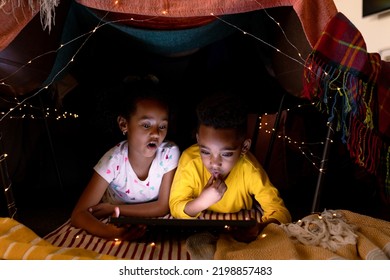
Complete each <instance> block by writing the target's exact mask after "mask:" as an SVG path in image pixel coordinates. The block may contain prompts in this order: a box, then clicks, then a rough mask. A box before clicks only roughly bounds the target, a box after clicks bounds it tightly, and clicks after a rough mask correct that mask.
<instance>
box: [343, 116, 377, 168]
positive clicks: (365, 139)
mask: <svg viewBox="0 0 390 280" xmlns="http://www.w3.org/2000/svg"><path fill="white" fill-rule="evenodd" d="M347 147H348V150H349V153H350V156H351V157H352V158H353V159H354V160H355V163H356V164H358V165H360V166H362V167H364V168H365V169H366V170H367V172H369V173H370V174H376V173H377V170H378V164H379V162H380V154H381V147H382V140H381V138H380V137H379V136H378V135H377V134H376V133H374V131H373V130H372V129H369V128H367V126H365V125H364V124H363V123H362V122H360V121H359V120H358V119H357V118H355V117H351V118H350V134H349V137H348V141H347Z"/></svg>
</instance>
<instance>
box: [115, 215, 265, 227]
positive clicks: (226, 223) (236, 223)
mask: <svg viewBox="0 0 390 280" xmlns="http://www.w3.org/2000/svg"><path fill="white" fill-rule="evenodd" d="M108 222H109V223H111V224H115V225H117V226H124V225H136V224H138V225H140V224H144V225H147V226H148V227H149V226H150V227H164V228H182V229H186V228H192V229H196V228H198V229H199V228H204V229H214V230H226V229H229V228H232V227H252V226H254V225H256V223H257V221H256V220H255V219H248V220H211V219H163V218H140V217H118V218H115V217H110V218H109V219H108Z"/></svg>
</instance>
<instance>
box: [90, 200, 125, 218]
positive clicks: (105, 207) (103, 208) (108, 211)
mask: <svg viewBox="0 0 390 280" xmlns="http://www.w3.org/2000/svg"><path fill="white" fill-rule="evenodd" d="M115 207H117V206H115V205H112V204H110V203H99V204H96V205H94V206H92V207H90V208H89V209H88V211H89V212H90V213H91V214H92V215H93V216H94V217H96V218H97V219H101V218H105V217H108V216H110V215H112V214H113V212H114V211H115ZM118 217H119V216H118Z"/></svg>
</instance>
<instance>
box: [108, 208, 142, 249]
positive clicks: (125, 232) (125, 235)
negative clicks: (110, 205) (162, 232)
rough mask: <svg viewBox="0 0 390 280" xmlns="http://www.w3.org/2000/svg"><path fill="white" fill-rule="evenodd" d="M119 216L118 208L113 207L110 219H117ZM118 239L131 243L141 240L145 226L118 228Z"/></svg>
mask: <svg viewBox="0 0 390 280" xmlns="http://www.w3.org/2000/svg"><path fill="white" fill-rule="evenodd" d="M119 216H120V209H119V207H118V206H115V207H114V212H113V213H112V217H114V218H118V217H119ZM118 229H119V235H118V237H119V238H118V239H120V240H126V241H133V240H137V239H139V238H141V237H142V236H144V235H145V232H146V229H147V227H146V225H126V226H124V227H120V228H118Z"/></svg>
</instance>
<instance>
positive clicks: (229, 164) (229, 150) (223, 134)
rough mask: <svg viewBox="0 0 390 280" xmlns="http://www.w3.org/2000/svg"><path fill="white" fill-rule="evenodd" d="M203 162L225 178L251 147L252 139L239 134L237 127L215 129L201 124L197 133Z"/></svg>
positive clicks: (213, 171)
mask: <svg viewBox="0 0 390 280" xmlns="http://www.w3.org/2000/svg"><path fill="white" fill-rule="evenodd" d="M196 138H197V141H198V145H199V148H200V155H201V158H202V162H203V164H204V165H205V167H206V168H207V170H208V171H209V172H210V173H211V174H212V175H214V177H219V178H222V179H225V178H226V177H227V176H228V175H229V172H230V171H231V170H232V168H233V167H234V165H235V164H236V163H237V161H238V160H239V159H240V156H241V154H245V153H246V152H247V151H248V150H249V147H250V143H251V141H250V139H245V140H244V139H243V138H242V137H238V136H237V132H236V130H235V129H215V128H213V127H210V126H205V125H200V127H199V130H198V133H197V135H196Z"/></svg>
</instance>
